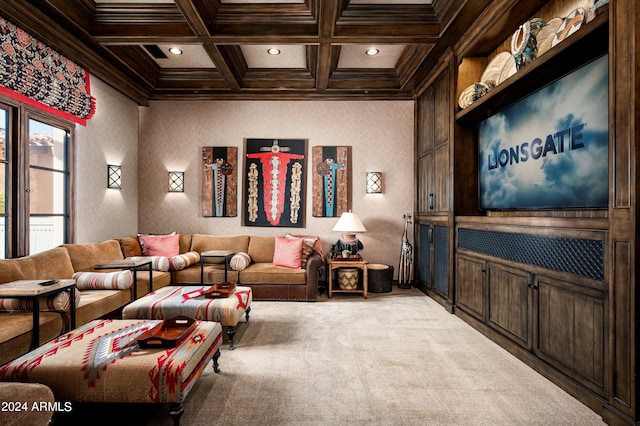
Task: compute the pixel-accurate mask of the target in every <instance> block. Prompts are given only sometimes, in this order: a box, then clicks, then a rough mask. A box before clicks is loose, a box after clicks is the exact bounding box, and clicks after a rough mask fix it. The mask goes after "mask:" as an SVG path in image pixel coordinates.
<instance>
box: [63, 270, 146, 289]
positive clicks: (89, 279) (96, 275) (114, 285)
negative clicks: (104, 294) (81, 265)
mask: <svg viewBox="0 0 640 426" xmlns="http://www.w3.org/2000/svg"><path fill="white" fill-rule="evenodd" d="M71 278H73V279H74V280H76V287H77V288H78V289H80V290H125V289H127V288H129V287H131V286H132V285H133V272H131V271H130V270H128V269H127V270H126V271H116V272H76V273H75V274H73V275H72V276H71Z"/></svg>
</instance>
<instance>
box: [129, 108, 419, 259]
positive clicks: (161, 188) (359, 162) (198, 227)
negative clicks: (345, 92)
mask: <svg viewBox="0 0 640 426" xmlns="http://www.w3.org/2000/svg"><path fill="white" fill-rule="evenodd" d="M244 138H278V139H286V138H288V139H292V138H299V139H308V146H307V149H308V151H307V154H308V156H309V158H310V155H311V148H312V147H313V146H317V145H324V146H335V145H350V146H351V147H352V167H353V168H352V173H353V174H352V194H353V196H352V210H353V211H354V212H356V213H358V215H359V216H360V218H361V219H362V221H363V223H364V225H365V227H366V228H367V231H368V232H367V233H365V234H361V235H360V239H361V241H362V242H363V244H364V247H365V249H364V255H365V257H366V258H367V260H369V261H370V262H374V263H387V264H390V265H393V266H394V267H395V268H396V269H397V262H398V259H399V256H400V236H401V234H402V226H403V219H402V215H403V214H404V213H406V212H411V211H412V209H413V197H412V187H413V185H412V182H413V102H412V101H394V102H323V101H318V102H276V101H273V102H266V101H265V102H240V101H234V102H182V103H175V102H152V103H151V104H150V106H149V107H140V140H139V178H140V186H139V194H140V197H139V230H140V231H142V232H158V233H161V232H170V231H177V232H180V233H197V232H199V233H211V234H217V235H237V234H260V235H284V233H286V232H296V233H307V234H318V235H320V236H321V237H322V239H323V241H324V247H325V250H328V249H329V246H330V245H331V243H333V242H335V241H336V240H337V238H338V237H339V234H338V233H336V232H333V231H332V230H331V229H332V228H333V226H334V225H335V222H336V221H337V219H336V218H319V217H313V216H312V215H311V211H312V210H311V209H312V199H311V175H310V173H311V170H310V168H309V166H307V176H306V193H307V196H306V217H305V228H303V229H299V228H264V227H244V226H242V219H241V215H242V211H243V205H242V200H241V198H242V193H243V185H244V181H243V179H242V172H241V171H242V170H243V168H244V160H243V152H244V145H243V144H244ZM203 146H236V147H238V152H239V154H238V155H239V157H240V158H239V169H240V172H239V176H238V178H239V188H238V194H239V196H238V213H239V214H238V216H237V217H230V218H212V217H203V216H202V213H201V210H200V198H201V183H202V182H201V176H200V166H201V160H200V150H201V148H202V147H203ZM307 164H308V165H309V164H310V159H309V162H308V163H307ZM169 170H184V171H185V192H184V193H168V192H167V180H168V177H167V172H168V171H169ZM367 171H381V172H383V173H384V174H383V180H384V190H383V192H384V193H383V194H375V195H374V194H366V193H365V173H366V172H367Z"/></svg>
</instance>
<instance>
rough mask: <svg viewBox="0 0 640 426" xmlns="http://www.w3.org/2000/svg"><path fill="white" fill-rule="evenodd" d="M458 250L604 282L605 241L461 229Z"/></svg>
mask: <svg viewBox="0 0 640 426" xmlns="http://www.w3.org/2000/svg"><path fill="white" fill-rule="evenodd" d="M458 247H459V248H463V249H467V250H472V251H475V252H478V253H483V254H487V255H490V256H495V257H499V258H501V259H507V260H512V261H514V262H521V263H528V264H531V265H536V266H540V267H543V268H547V269H552V270H555V271H561V272H569V273H572V274H576V275H582V276H584V277H588V278H593V279H596V280H600V281H604V241H598V240H586V239H574V238H555V237H543V236H540V235H529V234H517V233H510V232H494V231H481V230H477V229H465V228H461V229H459V230H458Z"/></svg>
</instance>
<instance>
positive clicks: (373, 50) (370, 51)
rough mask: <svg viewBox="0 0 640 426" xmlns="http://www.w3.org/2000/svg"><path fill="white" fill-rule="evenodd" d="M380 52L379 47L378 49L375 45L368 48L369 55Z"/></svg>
mask: <svg viewBox="0 0 640 426" xmlns="http://www.w3.org/2000/svg"><path fill="white" fill-rule="evenodd" d="M378 53H380V51H379V50H378V49H376V48H375V47H374V48H371V49H368V50H367V55H369V56H375V55H377V54H378Z"/></svg>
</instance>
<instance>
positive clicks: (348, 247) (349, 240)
mask: <svg viewBox="0 0 640 426" xmlns="http://www.w3.org/2000/svg"><path fill="white" fill-rule="evenodd" d="M335 246H336V252H337V254H345V252H349V254H350V255H356V254H358V253H360V251H362V249H363V248H364V247H363V245H362V243H361V242H360V240H359V239H358V238H356V234H342V235H341V236H340V239H339V240H338V241H337V242H336V244H335Z"/></svg>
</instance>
